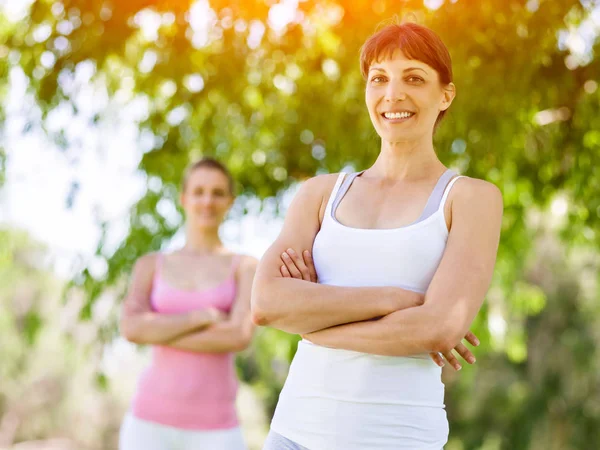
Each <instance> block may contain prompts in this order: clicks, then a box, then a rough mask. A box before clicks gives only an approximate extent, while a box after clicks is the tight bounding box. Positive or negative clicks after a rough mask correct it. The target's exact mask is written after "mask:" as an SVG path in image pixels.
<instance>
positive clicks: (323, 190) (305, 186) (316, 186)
mask: <svg viewBox="0 0 600 450" xmlns="http://www.w3.org/2000/svg"><path fill="white" fill-rule="evenodd" d="M339 175H340V174H339V173H327V174H323V175H317V176H315V177H312V178H309V179H307V180H306V181H303V182H302V186H301V187H300V190H301V191H304V192H306V193H310V194H312V195H314V196H318V197H323V196H326V197H328V196H329V194H331V191H332V190H333V187H334V186H335V183H336V181H337V179H338V177H339Z"/></svg>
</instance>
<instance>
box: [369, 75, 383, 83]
mask: <svg viewBox="0 0 600 450" xmlns="http://www.w3.org/2000/svg"><path fill="white" fill-rule="evenodd" d="M384 79H385V78H384V77H382V76H376V77H373V78H371V81H372V82H373V83H382V82H383V81H384Z"/></svg>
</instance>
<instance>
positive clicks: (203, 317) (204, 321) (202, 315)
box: [190, 307, 227, 328]
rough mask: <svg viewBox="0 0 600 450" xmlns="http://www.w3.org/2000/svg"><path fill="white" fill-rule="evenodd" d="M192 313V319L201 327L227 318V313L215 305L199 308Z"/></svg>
mask: <svg viewBox="0 0 600 450" xmlns="http://www.w3.org/2000/svg"><path fill="white" fill-rule="evenodd" d="M190 314H191V315H192V320H193V321H194V323H196V324H197V326H198V327H199V328H200V327H206V326H208V325H213V324H215V323H219V322H223V321H224V320H225V319H227V314H225V313H224V312H223V311H221V310H220V309H217V308H213V307H209V308H204V309H198V310H196V311H192V312H191V313H190Z"/></svg>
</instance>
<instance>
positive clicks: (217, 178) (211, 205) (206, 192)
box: [180, 167, 233, 228]
mask: <svg viewBox="0 0 600 450" xmlns="http://www.w3.org/2000/svg"><path fill="white" fill-rule="evenodd" d="M180 200H181V205H182V206H183V209H184V211H185V214H186V217H187V221H188V222H189V223H190V225H192V227H194V228H218V227H219V225H221V222H223V219H224V218H225V215H226V214H227V211H228V210H229V208H230V207H231V205H232V203H233V193H232V192H231V186H230V181H229V179H228V177H227V176H226V175H225V174H224V173H223V172H221V171H220V170H218V169H215V168H210V167H199V168H197V169H194V170H192V171H191V172H190V173H189V175H188V176H187V179H186V182H185V186H184V189H183V192H182V193H181V199H180Z"/></svg>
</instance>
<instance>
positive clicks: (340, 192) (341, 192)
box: [328, 170, 364, 218]
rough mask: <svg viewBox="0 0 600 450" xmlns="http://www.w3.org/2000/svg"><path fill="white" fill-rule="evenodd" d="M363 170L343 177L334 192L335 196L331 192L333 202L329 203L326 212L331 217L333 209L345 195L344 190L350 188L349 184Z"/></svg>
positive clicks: (333, 213) (333, 214)
mask: <svg viewBox="0 0 600 450" xmlns="http://www.w3.org/2000/svg"><path fill="white" fill-rule="evenodd" d="M363 172H364V170H363V171H361V172H354V173H351V174H349V175H348V176H347V177H346V178H344V182H343V183H342V184H341V185H340V187H339V189H338V190H337V192H336V193H335V197H334V195H333V194H334V193H333V192H332V193H331V197H332V198H333V202H332V203H331V208H330V209H329V212H328V213H329V215H330V216H331V217H332V218H333V217H334V216H335V210H336V209H337V207H338V205H339V204H340V202H341V201H342V199H343V198H344V196H345V195H346V192H348V189H350V186H351V185H352V183H353V182H354V180H355V179H356V177H357V176H359V175H360V174H362V173H363Z"/></svg>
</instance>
